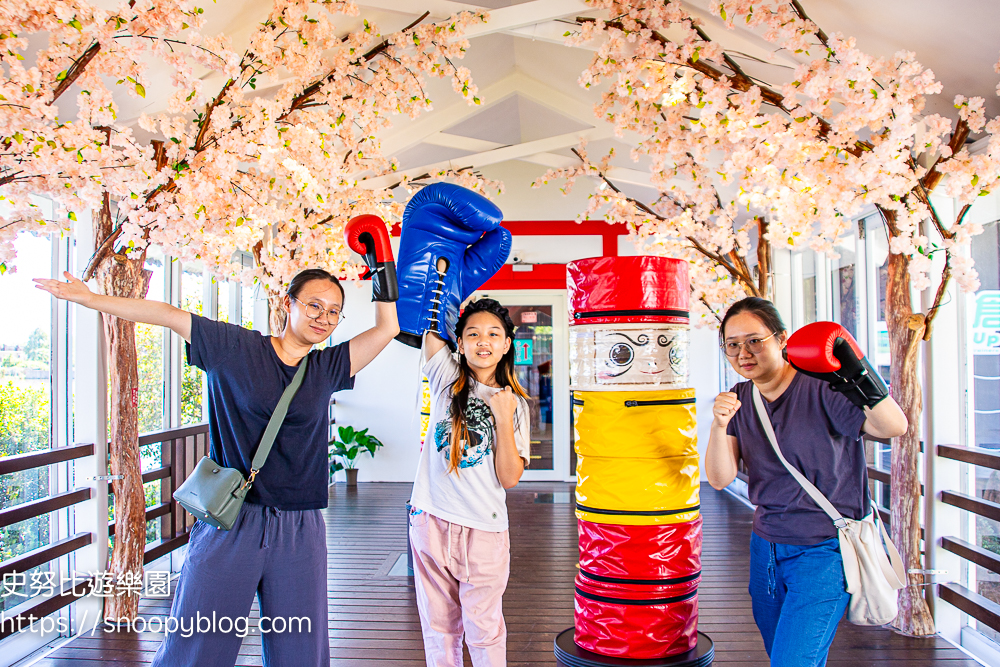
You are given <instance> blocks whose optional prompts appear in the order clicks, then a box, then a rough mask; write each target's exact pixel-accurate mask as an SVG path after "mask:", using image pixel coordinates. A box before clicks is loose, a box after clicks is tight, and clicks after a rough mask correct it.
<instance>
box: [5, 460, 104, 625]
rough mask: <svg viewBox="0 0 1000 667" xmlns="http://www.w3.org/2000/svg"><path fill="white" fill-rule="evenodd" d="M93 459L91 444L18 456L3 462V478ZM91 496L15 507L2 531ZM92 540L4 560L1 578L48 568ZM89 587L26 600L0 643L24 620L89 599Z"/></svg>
mask: <svg viewBox="0 0 1000 667" xmlns="http://www.w3.org/2000/svg"><path fill="white" fill-rule="evenodd" d="M93 455H94V445H92V444H89V445H74V446H72V447H62V448H59V449H48V450H44V451H41V452H31V453H28V454H17V455H15V456H8V457H6V458H2V459H0V475H10V474H13V473H16V472H23V471H25V470H32V469H35V468H42V467H45V466H49V465H52V464H55V463H63V462H65V461H73V460H75V459H81V458H84V457H86V456H93ZM91 495H92V491H91V489H90V488H89V487H87V488H83V487H81V488H77V489H74V490H72V491H65V492H63V493H57V494H55V495H52V496H48V497H46V498H40V499H38V500H32V501H30V502H25V503H21V504H20V505H15V506H14V507H11V508H8V509H5V510H2V511H0V528H6V527H7V526H11V525H14V524H15V523H19V522H21V521H27V520H29V519H34V518H36V517H40V516H43V515H46V514H48V513H49V512H56V511H58V510H61V509H65V508H67V507H72V506H73V505H77V504H79V503H82V502H85V501H87V500H90V498H91ZM93 539H94V536H93V534H92V533H77V534H75V535H71V536H69V537H66V538H64V539H61V540H58V541H56V542H53V543H51V544H47V545H45V546H42V547H39V548H37V549H33V550H31V551H28V552H27V553H23V554H21V555H19V556H15V557H14V558H10V559H8V560H5V561H3V562H2V563H0V577H4V576H6V575H9V574H14V573H18V572H27V571H28V570H30V569H31V568H34V567H39V566H41V565H45V564H46V563H49V562H51V561H54V560H56V559H57V558H61V557H62V556H65V555H67V554H71V553H73V552H74V551H76V550H78V549H82V548H83V547H85V546H88V545H89V544H90V543H91V542H93ZM90 585H91V581H90V580H89V579H86V580H82V581H81V580H74V581H71V582H69V583H67V584H63V585H61V586H60V587H59V589H58V592H56V593H55V595H52V596H50V597H46V598H42V599H37V600H27V601H25V602H24V603H23V604H20V605H18V606H17V607H15V611H16V614H13V615H12V616H8V617H6V618H5V619H4V623H3V624H2V625H0V639H3V638H4V637H7V636H9V635H12V634H14V633H15V632H17V628H19V627H22V626H23V625H24V620H25V619H28V618H29V617H31V616H33V617H34V618H41V617H44V616H48V615H49V614H51V613H53V612H56V611H58V610H60V609H62V608H63V607H65V606H66V605H68V604H70V603H72V602H73V601H74V600H75V599H76V598H77V597H79V596H81V595H86V594H87V592H88V591H89V590H90Z"/></svg>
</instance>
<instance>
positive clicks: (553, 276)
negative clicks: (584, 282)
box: [392, 220, 628, 290]
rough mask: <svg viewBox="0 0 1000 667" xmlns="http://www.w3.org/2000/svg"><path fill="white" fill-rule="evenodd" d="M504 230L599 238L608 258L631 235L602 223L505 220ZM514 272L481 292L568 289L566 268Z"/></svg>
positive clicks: (507, 268) (508, 269)
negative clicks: (623, 239) (619, 241)
mask: <svg viewBox="0 0 1000 667" xmlns="http://www.w3.org/2000/svg"><path fill="white" fill-rule="evenodd" d="M503 226H504V227H505V228H506V229H508V230H509V231H510V233H511V234H513V235H514V237H515V238H516V237H518V236H600V237H601V240H602V250H603V254H604V256H605V257H617V256H618V237H619V236H626V235H628V230H627V229H626V228H625V225H621V224H610V223H607V222H604V221H603V220H585V221H583V222H576V221H575V220H504V221H503ZM400 231H401V228H400V226H399V225H398V224H396V225H393V227H392V235H393V236H399V234H400ZM529 267H530V270H517V271H515V270H514V265H513V264H504V265H503V266H502V267H501V268H500V270H499V271H497V273H496V275H494V276H493V277H492V278H490V279H489V280H488V281H487V282H486V284H485V285H483V286H482V287H481V288H480V289H483V290H515V289H566V265H565V264H524V265H520V266H519V269H528V268H529Z"/></svg>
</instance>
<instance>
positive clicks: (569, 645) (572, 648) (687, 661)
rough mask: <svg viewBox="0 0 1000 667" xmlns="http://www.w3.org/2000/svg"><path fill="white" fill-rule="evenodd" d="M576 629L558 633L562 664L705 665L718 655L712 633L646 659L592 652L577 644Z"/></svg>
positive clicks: (626, 666) (602, 666) (608, 666)
mask: <svg viewBox="0 0 1000 667" xmlns="http://www.w3.org/2000/svg"><path fill="white" fill-rule="evenodd" d="M575 633H576V629H575V628H568V629H566V630H563V631H562V632H560V633H559V635H558V636H556V642H555V653H556V661H557V662H558V663H559V665H560V666H561V667H705V666H706V665H711V664H712V661H713V660H714V659H715V645H714V644H713V643H712V640H711V639H709V638H708V635H705V634H702V633H700V632H699V633H698V644H697V645H696V646H695V647H694V648H693V649H691V650H690V651H688V652H687V653H680V654H678V655H671V656H668V657H666V658H652V659H643V660H631V659H629V658H616V657H612V656H607V655H601V654H599V653H591V652H590V651H587V650H585V649H582V648H580V647H579V646H577V645H576V642H575V641H573V635H574V634H575Z"/></svg>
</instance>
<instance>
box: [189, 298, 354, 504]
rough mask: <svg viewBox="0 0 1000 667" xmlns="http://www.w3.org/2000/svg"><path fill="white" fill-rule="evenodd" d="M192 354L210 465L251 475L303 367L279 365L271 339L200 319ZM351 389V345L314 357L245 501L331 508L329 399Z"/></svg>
mask: <svg viewBox="0 0 1000 667" xmlns="http://www.w3.org/2000/svg"><path fill="white" fill-rule="evenodd" d="M187 355H188V362H189V363H191V364H192V365H194V366H197V367H198V368H200V369H202V370H204V371H205V372H206V374H207V376H208V421H209V436H210V440H211V445H212V459H213V460H215V462H216V463H219V464H220V465H223V466H225V467H227V468H236V469H237V470H239V471H240V472H242V473H243V475H244V476H247V475H249V474H250V463H251V461H253V455H254V452H255V451H256V449H257V445H258V444H260V439H261V437H262V436H263V435H264V429H265V428H267V423H268V421H269V420H270V419H271V413H273V412H274V409H275V408H276V407H277V406H278V401H279V400H280V399H281V394H282V392H284V391H285V387H287V386H288V385H289V384H290V383H291V381H292V378H293V377H294V376H295V371H296V370H297V367H296V366H289V365H288V364H286V363H284V362H283V361H281V359H280V358H279V357H278V353H277V352H275V350H274V346H273V345H272V344H271V338H270V337H269V336H262V335H261V334H260V333H258V332H256V331H251V330H249V329H244V328H243V327H240V326H237V325H235V324H226V323H225V322H216V321H214V320H210V319H207V318H204V317H200V316H198V315H192V316H191V343H190V344H188V346H187ZM353 387H354V378H353V377H351V355H350V348H349V344H348V343H341V344H340V345H336V346H332V347H328V348H326V349H323V350H319V351H316V350H313V351H312V352H310V354H309V365H308V366H307V367H306V373H305V377H303V378H302V385H301V386H300V387H299V390H298V391H297V392H296V394H295V397H294V398H293V399H292V403H291V405H290V406H289V408H288V414H287V415H286V416H285V421H284V422H283V423H282V426H281V429H280V430H279V431H278V435H277V437H276V438H275V440H274V445H273V447H272V448H271V453H270V454H269V455H268V457H267V461H266V462H265V463H264V466H263V467H262V468H261V471H260V472H259V473H258V474H257V477H256V479H255V480H254V483H253V486H252V487H251V488H250V491H249V492H248V493H247V497H246V500H247V502H251V503H257V504H260V505H267V506H269V507H275V508H277V509H281V510H307V509H322V508H324V507H326V506H327V502H328V500H327V499H328V495H329V494H328V486H327V482H328V479H329V472H328V471H329V463H328V460H327V449H328V438H327V428H328V424H329V418H328V414H329V405H330V395H331V394H332V393H334V392H336V391H340V390H342V389H351V388H353Z"/></svg>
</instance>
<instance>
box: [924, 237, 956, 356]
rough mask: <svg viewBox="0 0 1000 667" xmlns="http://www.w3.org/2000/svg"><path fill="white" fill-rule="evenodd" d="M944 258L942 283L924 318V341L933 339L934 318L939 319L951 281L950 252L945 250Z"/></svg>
mask: <svg viewBox="0 0 1000 667" xmlns="http://www.w3.org/2000/svg"><path fill="white" fill-rule="evenodd" d="M944 258H945V259H944V269H942V270H941V282H940V283H939V284H938V288H937V292H935V294H934V303H933V305H931V307H930V308H928V309H927V314H926V315H925V316H924V331H923V340H930V339H931V332H932V329H931V324H932V323H933V322H934V318H935V317H937V314H938V309H939V308H941V302H942V301H943V300H944V295H945V292H946V290H947V289H948V282H949V281H950V280H951V251H950V250H945V253H944Z"/></svg>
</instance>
